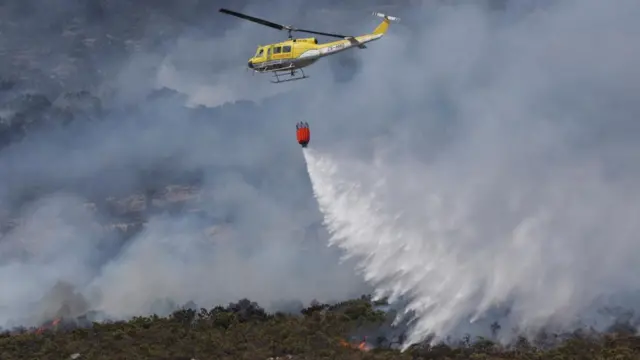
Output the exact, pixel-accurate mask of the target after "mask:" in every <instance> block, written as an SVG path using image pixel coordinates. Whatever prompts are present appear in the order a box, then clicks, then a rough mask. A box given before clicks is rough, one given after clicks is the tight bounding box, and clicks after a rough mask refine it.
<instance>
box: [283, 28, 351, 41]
mask: <svg viewBox="0 0 640 360" xmlns="http://www.w3.org/2000/svg"><path fill="white" fill-rule="evenodd" d="M293 31H298V32H305V33H309V34H317V35H324V36H331V37H336V38H341V39H344V38H346V37H348V36H346V35H339V34H330V33H325V32H320V31H313V30H304V29H293Z"/></svg>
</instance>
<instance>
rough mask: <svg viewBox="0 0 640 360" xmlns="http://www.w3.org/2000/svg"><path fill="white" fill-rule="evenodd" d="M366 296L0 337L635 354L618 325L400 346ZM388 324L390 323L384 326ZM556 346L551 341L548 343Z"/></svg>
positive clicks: (133, 348) (139, 355) (532, 354)
mask: <svg viewBox="0 0 640 360" xmlns="http://www.w3.org/2000/svg"><path fill="white" fill-rule="evenodd" d="M386 317H387V315H385V313H384V312H382V311H380V310H376V305H375V304H374V303H371V302H370V301H369V300H368V299H367V298H366V297H363V298H361V299H357V300H351V301H346V302H342V303H339V304H333V305H328V304H313V305H312V306H310V307H308V308H305V309H303V310H302V312H301V314H284V313H275V314H270V313H266V312H265V311H264V310H263V309H261V308H260V306H259V305H258V304H256V303H254V302H251V301H249V300H247V299H244V300H241V301H239V302H238V303H232V304H229V305H228V306H227V307H222V306H219V307H216V308H214V309H209V310H207V309H199V310H198V309H190V308H185V309H183V310H178V311H176V312H174V313H173V314H172V315H171V316H169V317H158V316H151V317H138V318H135V319H132V320H130V321H128V322H112V323H95V324H94V325H93V326H92V327H90V328H87V327H84V328H83V327H77V325H74V323H71V322H65V321H64V319H61V320H62V321H59V322H57V323H56V324H55V325H53V326H52V325H49V327H48V328H42V329H38V330H37V331H34V329H31V330H30V331H29V330H27V329H24V330H22V331H21V333H4V334H3V335H1V336H0V348H1V349H2V350H3V354H2V355H3V357H2V358H3V359H6V360H18V359H33V358H38V359H42V360H45V359H64V358H71V359H110V360H115V359H200V360H204V359H265V360H266V359H380V360H383V359H412V360H418V359H432V360H436V359H442V360H444V359H486V360H498V359H540V360H542V359H559V360H560V359H635V358H637V357H638V356H640V336H636V335H633V334H630V333H628V332H625V331H624V329H620V331H619V332H617V333H610V334H608V335H598V336H595V335H592V336H590V335H589V334H586V333H574V334H565V335H562V336H559V335H541V336H540V338H539V341H538V342H536V343H529V342H527V341H526V340H521V341H519V342H518V343H516V344H514V345H512V346H509V347H503V346H500V345H498V344H496V343H493V342H492V341H491V340H490V339H463V340H460V341H457V342H454V343H452V344H444V343H441V344H438V345H433V346H430V345H428V344H418V345H414V346H412V347H410V348H409V349H408V350H407V351H405V352H400V351H399V350H398V349H397V347H398V344H397V342H398V340H399V338H397V337H393V335H392V333H391V332H388V334H385V333H384V332H381V331H380V329H381V328H379V326H380V325H382V324H384V323H385V322H386V321H388V320H389V319H387V318H386ZM387 329H388V328H387ZM551 342H554V343H557V344H556V345H557V347H555V348H549V347H548V345H549V344H550V343H551Z"/></svg>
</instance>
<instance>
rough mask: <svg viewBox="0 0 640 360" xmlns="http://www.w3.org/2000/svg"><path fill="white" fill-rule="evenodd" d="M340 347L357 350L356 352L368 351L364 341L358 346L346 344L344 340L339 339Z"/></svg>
mask: <svg viewBox="0 0 640 360" xmlns="http://www.w3.org/2000/svg"><path fill="white" fill-rule="evenodd" d="M340 345H341V346H343V347H348V348H352V349H357V350H360V351H369V350H370V348H369V346H367V341H366V340H362V341H361V342H360V343H359V344H352V343H348V342H347V341H346V340H344V339H340Z"/></svg>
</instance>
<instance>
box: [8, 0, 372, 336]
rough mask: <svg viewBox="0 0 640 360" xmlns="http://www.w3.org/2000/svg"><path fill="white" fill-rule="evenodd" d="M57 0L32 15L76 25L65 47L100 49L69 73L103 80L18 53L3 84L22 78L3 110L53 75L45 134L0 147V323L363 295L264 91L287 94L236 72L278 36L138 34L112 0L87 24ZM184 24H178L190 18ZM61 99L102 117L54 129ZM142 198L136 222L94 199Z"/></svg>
mask: <svg viewBox="0 0 640 360" xmlns="http://www.w3.org/2000/svg"><path fill="white" fill-rule="evenodd" d="M233 3H234V4H237V6H238V9H239V10H243V9H242V8H241V7H240V5H241V4H240V3H237V2H233ZM25 4H26V3H25ZM260 4H262V3H261V2H260V3H256V4H254V5H252V6H248V7H247V8H246V9H244V10H245V11H247V12H256V13H258V14H262V15H263V16H265V17H269V16H272V17H273V16H274V14H275V13H276V12H277V11H280V10H287V9H289V10H288V11H283V12H281V13H279V15H278V16H281V17H282V20H283V21H284V20H286V19H287V18H291V17H293V16H294V15H295V11H296V9H293V10H291V9H290V8H288V7H286V6H285V4H284V3H281V4H279V5H278V6H276V7H274V8H271V9H270V8H269V7H264V6H263V5H260ZM58 5H60V7H58V8H57V9H58V10H60V11H56V12H55V14H53V15H52V17H51V18H47V17H46V12H38V16H39V17H40V21H41V22H43V23H47V21H48V22H49V23H51V24H53V23H58V20H59V19H60V18H62V19H66V20H69V19H70V18H73V19H75V20H74V22H67V23H72V24H79V25H77V32H76V35H74V36H76V37H77V39H76V40H78V39H80V40H82V41H80V40H78V41H79V42H80V43H83V44H84V43H87V44H93V45H92V46H93V47H94V48H93V49H91V50H90V51H89V52H90V53H99V54H102V55H104V56H96V57H92V58H88V59H85V61H86V63H85V65H87V68H88V69H98V70H99V71H101V72H102V75H100V76H98V75H96V74H94V73H89V74H86V78H85V75H84V74H83V72H82V71H80V70H78V72H77V74H75V75H74V74H73V72H71V74H67V73H63V72H61V71H60V68H62V67H64V66H70V67H73V66H75V65H74V64H75V63H74V62H65V61H66V60H64V59H65V58H66V56H67V55H69V54H67V53H66V52H67V51H71V50H69V49H68V48H66V47H63V46H60V48H61V49H63V50H62V51H61V53H60V54H58V53H55V54H56V55H60V59H58V60H55V61H54V60H53V59H52V58H50V59H51V61H50V62H49V61H42V62H38V61H37V60H38V58H37V57H34V58H33V59H31V60H34V61H33V63H31V64H30V66H31V67H28V66H27V67H26V68H24V69H21V70H20V71H23V73H22V75H20V76H18V78H20V77H24V78H25V79H27V80H25V82H19V83H18V85H16V86H15V87H12V88H11V89H10V90H9V91H8V92H5V93H3V98H4V99H21V96H23V95H24V94H25V93H39V92H40V90H42V89H43V88H44V87H45V86H44V85H43V87H42V88H41V87H39V86H38V84H37V82H34V83H29V81H28V80H29V79H33V78H34V77H35V78H37V76H39V75H36V74H43V73H44V74H46V75H48V74H54V75H55V76H54V78H56V79H57V78H60V79H63V78H64V79H63V80H64V81H63V80H61V81H60V83H57V82H56V81H57V80H55V81H54V82H55V83H56V84H55V85H56V86H52V87H51V88H49V87H47V89H46V91H44V90H42V91H43V93H44V94H46V96H47V97H50V100H51V101H50V102H47V104H46V106H44V107H43V110H42V113H44V114H45V115H43V118H45V119H47V120H48V121H49V120H50V121H51V122H50V123H45V126H42V127H40V128H38V127H33V128H29V129H27V130H25V131H24V132H25V133H26V137H25V138H24V139H21V141H14V142H11V143H8V144H3V145H6V146H5V147H3V148H2V150H0V172H1V173H2V174H4V175H3V176H2V178H0V210H1V212H0V215H2V224H3V227H4V225H5V224H6V223H10V222H14V223H16V224H17V226H13V227H12V228H10V229H3V232H2V235H1V237H0V245H1V246H2V253H1V254H2V255H1V258H0V277H1V278H2V282H1V283H0V284H1V285H0V293H2V295H1V296H0V326H2V327H5V326H14V325H37V324H39V323H40V322H41V321H43V320H46V319H47V318H48V317H51V316H54V315H55V316H60V315H61V314H62V313H64V314H70V313H71V315H72V316H75V315H81V314H76V313H81V312H83V311H84V310H86V309H89V310H94V311H99V312H102V313H103V314H106V315H105V316H108V317H111V318H126V317H128V316H132V315H144V314H149V313H151V312H158V313H166V312H168V311H170V310H173V308H172V307H173V305H181V304H184V303H186V302H189V301H194V302H196V304H197V305H198V306H203V307H209V306H214V305H219V304H223V305H224V304H226V303H228V302H231V301H237V300H238V299H240V298H243V297H247V298H249V299H251V300H253V301H258V302H259V303H260V305H262V306H264V307H266V308H267V309H268V310H274V309H276V308H278V307H282V306H288V305H287V304H288V303H290V302H292V301H299V302H302V303H307V304H308V303H309V302H310V301H311V300H313V299H317V300H319V301H334V300H343V299H344V298H348V297H353V296H358V295H360V294H362V293H363V292H367V291H368V290H369V287H368V286H367V285H366V284H364V283H363V282H362V280H361V279H360V278H359V277H357V276H356V275H355V274H354V273H353V270H352V269H353V268H352V266H351V265H350V264H341V263H339V260H338V259H339V254H338V251H337V249H331V248H328V247H327V246H326V238H327V234H326V232H325V231H324V229H322V228H321V227H320V226H319V222H320V220H321V215H320V213H319V212H318V211H317V206H316V204H315V202H314V201H313V198H312V197H311V189H310V185H309V182H308V176H307V174H306V172H305V170H304V164H303V159H302V157H301V156H300V153H299V150H298V145H297V144H296V143H295V142H294V140H293V139H292V136H293V135H292V129H293V125H294V124H295V122H296V119H294V118H292V116H293V115H292V113H291V105H290V104H289V101H290V99H289V98H287V97H279V98H278V97H273V96H274V95H276V94H277V93H280V92H287V91H291V89H292V87H286V86H284V87H280V88H277V87H273V86H271V84H270V83H269V82H268V81H267V79H266V78H265V77H258V76H255V77H252V76H251V75H250V74H249V73H246V72H245V71H244V66H245V64H246V58H247V57H249V56H251V54H252V53H253V51H254V50H255V49H254V48H253V46H254V45H253V44H256V42H263V43H264V42H267V41H276V40H279V39H282V37H281V36H282V35H283V34H282V33H280V34H278V33H277V32H275V33H276V34H269V35H264V36H261V34H262V33H263V32H264V29H263V28H262V27H260V26H258V25H255V24H246V23H243V22H242V21H236V22H234V23H233V24H232V25H228V26H227V27H226V28H223V30H225V32H222V33H220V31H221V30H220V29H215V30H216V32H215V33H214V32H212V31H211V32H210V31H205V34H204V35H206V36H204V35H203V34H202V33H201V31H203V29H205V30H206V29H207V28H209V27H210V25H208V23H207V22H208V21H210V19H208V18H207V19H205V20H206V21H204V22H200V23H197V22H196V23H190V22H189V21H185V22H186V23H187V24H188V25H185V24H184V23H180V22H178V21H176V20H175V18H172V17H171V14H170V12H169V13H162V9H161V8H160V10H159V9H155V10H153V11H150V13H149V14H145V15H143V16H141V17H140V18H138V20H137V21H140V22H141V23H142V24H140V25H139V26H137V27H136V26H133V25H132V24H131V23H133V22H135V21H134V20H132V19H131V18H136V14H139V12H144V8H142V9H138V8H136V7H128V6H127V4H125V3H124V2H123V3H121V4H120V5H118V6H120V8H119V7H118V6H116V5H114V4H111V5H109V6H115V8H111V7H109V6H107V8H105V9H102V10H101V11H103V14H102V15H101V17H100V19H101V20H100V21H98V22H97V23H95V24H94V23H91V22H90V21H88V20H87V18H91V17H83V15H82V12H83V11H84V10H83V9H84V7H82V6H80V5H77V4H76V3H75V2H69V3H68V4H67V3H66V2H61V3H60V4H58ZM221 5H223V4H221ZM25 6H26V5H25ZM65 6H66V8H65V9H64V10H65V11H62V10H63V9H62V7H65ZM298 8H299V7H298ZM265 9H266V10H265ZM3 10H7V9H6V8H3ZM23 10H24V9H23ZM94 10H95V9H94ZM214 10H216V11H217V7H215V8H214ZM7 11H8V10H7ZM187 13H188V14H186V15H184V16H186V17H187V18H188V19H187V20H194V18H198V17H197V16H196V15H197V14H195V12H188V11H187ZM189 13H190V14H191V15H189ZM5 14H10V15H12V16H17V15H16V14H17V13H16V12H10V11H8V12H7V13H5ZM69 14H70V15H69ZM54 15H55V16H54ZM118 15H123V17H118ZM7 16H9V15H7ZM92 16H93V15H92ZM189 16H191V18H190V19H189ZM212 16H213V15H212ZM54 17H55V18H54ZM218 18H221V19H225V20H220V26H223V23H224V22H228V19H226V18H225V17H224V16H221V15H220V16H218V17H217V18H216V19H218ZM83 19H84V20H83ZM127 19H128V20H127ZM201 20H202V19H201ZM127 21H130V22H127ZM176 22H177V23H176ZM47 24H48V23H47ZM96 24H97V25H96ZM199 25H201V26H199ZM251 25H253V26H251ZM60 26H62V29H59V30H60V31H67V32H65V34H68V31H70V30H69V29H67V28H65V27H64V26H65V25H64V24H63V25H60ZM74 26H75V25H74ZM43 28H45V30H47V29H48V28H47V26H43ZM38 29H41V28H38ZM53 29H54V30H56V31H57V30H58V28H53ZM45 30H42V31H39V32H38V31H36V30H33V31H32V32H31V33H30V35H31V36H32V37H33V38H34V40H33V42H32V43H31V44H34V46H37V44H47V46H48V47H50V48H53V49H55V48H56V45H63V43H64V42H66V41H67V40H61V38H59V37H58V35H57V34H55V33H54V35H52V34H49V33H48V32H47V31H45ZM54 30H51V31H52V32H53V31H54ZM167 33H169V34H167ZM10 34H11V36H13V37H11V36H7V37H4V36H3V41H4V42H5V45H6V46H7V47H9V48H11V47H12V46H16V47H18V46H19V45H20V46H22V47H23V48H27V50H29V49H30V48H29V46H25V45H24V44H19V43H20V41H21V40H20V38H19V35H20V34H19V31H15V29H12V32H10ZM285 35H286V34H285ZM69 36H71V35H69ZM278 36H280V37H278ZM269 39H270V40H269ZM90 40H91V41H90ZM238 44H243V45H242V46H239V45H238ZM220 49H228V51H220ZM27 53H28V54H29V52H28V51H27ZM185 54H190V55H191V56H185ZM27 56H29V55H27ZM76 65H77V64H76ZM238 65H240V66H238ZM238 69H240V70H238ZM8 75H11V76H7V78H11V79H14V78H15V77H14V76H12V75H14V74H8ZM94 75H95V77H93V76H94ZM66 77H68V78H66ZM90 77H91V79H88V78H90ZM45 78H47V77H46V76H45ZM163 87H164V88H165V91H164V92H159V91H158V89H162V88H163ZM60 88H61V89H63V91H66V92H71V91H77V90H89V91H91V93H92V94H93V95H95V96H97V97H98V98H99V101H100V103H101V104H102V107H103V108H104V110H105V111H104V115H103V116H101V117H100V118H99V119H98V120H95V119H91V118H90V117H89V116H85V115H83V114H82V113H80V112H78V111H77V109H76V108H74V106H76V105H77V104H76V105H74V104H71V110H70V111H71V112H72V113H73V115H74V117H73V120H72V121H70V122H69V123H65V124H64V126H62V125H61V126H57V125H56V124H58V123H63V121H62V120H61V119H62V117H61V116H60V115H59V114H60V112H63V111H65V109H63V108H61V107H59V106H67V105H66V104H67V103H68V102H65V101H60V99H66V98H67V96H66V94H65V93H64V92H60V90H59V89H60ZM167 88H168V89H170V90H174V91H178V92H180V93H174V92H172V91H168V90H167ZM211 89H213V90H211ZM261 89H262V90H261ZM248 100H263V101H262V103H261V104H257V103H253V102H250V101H248ZM60 104H62V105H60ZM196 105H205V106H201V107H197V106H196ZM10 115H12V114H9V115H6V116H10ZM3 116H5V115H4V114H3ZM7 119H8V120H7ZM0 120H1V121H0V122H3V125H4V121H5V120H7V122H6V123H9V124H10V126H8V127H7V128H6V129H9V130H7V131H12V130H13V129H22V128H21V127H20V126H21V124H20V123H19V121H24V123H23V124H25V123H26V124H28V125H30V124H31V123H30V121H31V118H26V120H25V118H17V117H13V118H3V119H0ZM94 120H95V121H94ZM25 127H26V126H25ZM2 130H3V131H4V130H5V128H3V129H2ZM176 182H177V183H185V182H186V183H187V184H189V185H194V184H195V186H197V187H198V191H197V194H196V195H195V196H193V198H192V199H190V200H186V201H184V204H183V205H182V206H183V207H184V208H185V210H183V211H179V210H178V211H174V209H172V208H171V206H169V205H166V206H164V207H162V206H163V205H162V203H168V202H170V200H167V198H166V196H168V195H163V191H164V189H165V187H166V186H167V185H169V184H174V183H176ZM149 190H151V192H152V193H153V192H156V193H158V194H156V195H155V198H154V199H152V201H147V204H146V206H147V208H146V210H144V211H138V210H135V208H137V207H142V208H143V209H144V208H145V205H144V203H145V201H144V200H143V201H140V202H141V203H142V205H140V204H137V203H136V201H137V200H136V199H135V198H133V199H129V200H130V205H125V206H124V208H125V209H124V210H122V209H121V210H114V209H113V208H112V206H111V205H110V204H111V203H110V202H109V201H110V200H109V199H110V198H116V199H119V200H122V201H123V202H124V201H129V200H127V199H126V197H130V196H137V197H143V196H144V195H149V194H148V191H149ZM163 196H165V198H163ZM108 200H109V201H108ZM91 209H96V210H95V211H92V210H91ZM186 210H189V211H186ZM154 211H155V213H154ZM142 221H144V226H143V228H142V231H140V232H139V233H137V234H135V235H133V236H132V237H130V238H127V239H124V238H118V237H117V236H114V235H113V234H112V232H111V233H110V232H109V231H107V230H108V229H109V228H114V227H123V228H124V227H126V226H129V225H131V224H132V223H134V224H137V223H140V222H142ZM14 225H15V224H14ZM61 284H62V285H61ZM52 289H54V290H55V289H58V290H55V291H53V292H52V291H51V290H52ZM78 296H80V297H82V298H83V300H82V301H76V300H77V297H78ZM76 303H82V304H83V305H82V306H79V305H78V306H75V305H74V304H76ZM283 304H284V305H283ZM85 305H86V306H85ZM69 308H72V310H69ZM65 309H66V310H65ZM280 310H282V309H280Z"/></svg>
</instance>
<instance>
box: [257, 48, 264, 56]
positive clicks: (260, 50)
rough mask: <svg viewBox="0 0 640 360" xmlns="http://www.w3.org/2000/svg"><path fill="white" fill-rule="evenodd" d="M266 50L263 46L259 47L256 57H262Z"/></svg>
mask: <svg viewBox="0 0 640 360" xmlns="http://www.w3.org/2000/svg"><path fill="white" fill-rule="evenodd" d="M263 52H264V49H263V48H260V49H258V52H257V53H256V57H260V56H262V53H263Z"/></svg>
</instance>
